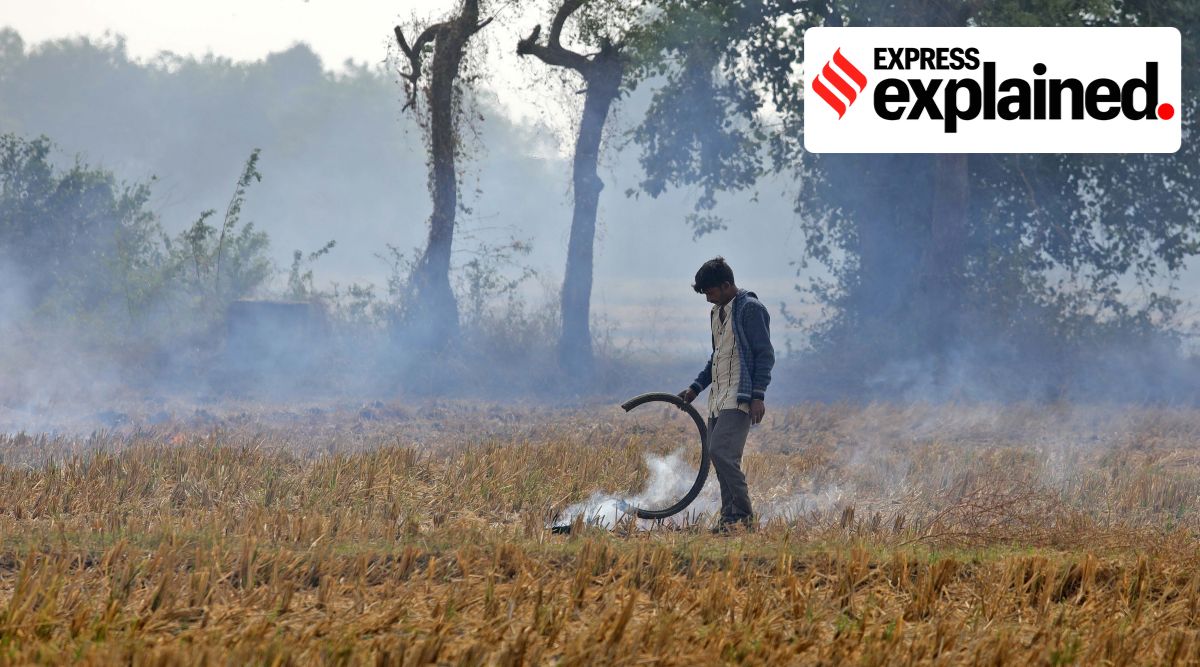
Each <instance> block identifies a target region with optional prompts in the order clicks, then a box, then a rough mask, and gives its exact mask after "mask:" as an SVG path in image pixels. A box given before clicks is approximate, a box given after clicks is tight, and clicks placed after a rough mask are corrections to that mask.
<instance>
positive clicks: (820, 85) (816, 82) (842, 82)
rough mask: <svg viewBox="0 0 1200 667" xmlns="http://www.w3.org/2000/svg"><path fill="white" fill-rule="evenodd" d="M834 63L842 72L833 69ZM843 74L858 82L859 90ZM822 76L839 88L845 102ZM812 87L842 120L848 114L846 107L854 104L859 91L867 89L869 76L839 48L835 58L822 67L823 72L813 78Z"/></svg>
mask: <svg viewBox="0 0 1200 667" xmlns="http://www.w3.org/2000/svg"><path fill="white" fill-rule="evenodd" d="M833 65H837V67H838V69H840V70H841V71H842V72H841V74H839V73H838V71H837V70H835V69H833V67H832V66H833ZM843 76H845V77H849V79H850V80H851V81H853V82H854V83H856V84H858V91H857V92H856V91H855V90H854V87H853V86H851V85H850V84H849V83H847V81H846V79H845V78H843ZM821 77H825V81H828V82H829V83H830V84H832V85H833V87H834V88H837V90H838V92H839V93H841V94H842V97H845V98H846V101H844V102H843V101H842V98H841V97H838V96H837V95H835V94H834V92H833V91H832V90H830V89H829V86H827V85H825V82H824V81H822V80H821ZM812 89H813V92H814V93H816V94H817V95H820V96H821V99H823V100H825V103H826V104H828V105H829V106H831V107H833V110H834V111H836V112H837V115H838V119H839V120H840V119H841V117H842V116H844V115H846V109H849V108H850V105H851V104H854V100H855V99H857V98H858V93H861V92H862V91H864V90H866V89H867V77H866V76H864V75H863V73H862V72H860V71H858V68H857V67H855V66H854V65H852V64H851V63H850V61H849V60H846V56H843V55H842V50H841V49H838V50H837V51H834V52H833V60H831V61H829V62H827V63H825V67H824V68H822V69H821V73H820V74H818V75H817V76H816V78H814V79H813V82H812Z"/></svg>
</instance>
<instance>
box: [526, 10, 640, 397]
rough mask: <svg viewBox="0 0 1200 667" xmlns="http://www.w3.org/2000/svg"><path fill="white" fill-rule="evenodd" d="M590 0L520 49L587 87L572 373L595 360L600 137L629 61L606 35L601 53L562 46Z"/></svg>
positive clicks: (565, 306)
mask: <svg viewBox="0 0 1200 667" xmlns="http://www.w3.org/2000/svg"><path fill="white" fill-rule="evenodd" d="M587 2H588V0H565V1H564V2H563V3H562V4H561V5H560V6H559V8H558V11H557V12H556V13H555V15H554V20H553V22H552V23H551V25H550V35H549V37H548V39H547V40H546V43H545V44H542V43H541V42H540V41H539V37H540V35H541V29H542V27H541V26H540V25H538V26H536V27H534V29H533V32H532V33H530V35H529V36H528V37H526V38H525V39H522V40H520V41H519V42H517V53H518V54H520V55H522V56H526V55H532V56H535V57H536V58H538V59H539V60H541V61H542V62H544V63H546V64H548V65H553V66H555V67H565V68H568V69H571V70H574V71H575V72H577V73H578V74H579V75H580V76H582V77H583V80H584V82H585V83H586V85H587V88H586V90H585V97H584V103H583V116H582V118H581V119H580V122H579V134H578V136H577V137H576V138H575V161H574V165H573V176H572V177H573V186H574V187H573V190H574V196H575V209H574V212H573V213H572V217H571V236H570V240H569V242H568V245H567V267H566V273H565V276H564V278H563V287H562V333H561V335H560V337H559V342H558V355H559V363H560V364H561V365H562V367H563V368H564V369H566V370H568V371H570V372H571V373H572V374H574V375H576V376H577V377H578V376H582V377H586V376H588V375H590V374H591V371H592V364H593V354H592V334H591V328H590V325H589V322H588V320H589V317H590V310H591V298H592V263H593V262H592V257H593V246H594V245H595V237H596V209H597V207H598V206H599V202H600V191H601V190H603V189H604V182H603V181H602V180H600V177H599V175H598V174H597V173H596V164H597V161H598V160H599V158H600V140H601V138H602V136H603V134H604V125H605V122H606V121H607V120H608V112H609V109H610V108H611V107H612V103H613V100H615V99H617V97H619V96H620V94H621V78H622V76H623V75H624V70H625V65H624V62H623V59H622V56H621V44H620V43H615V42H613V41H612V40H611V39H609V38H607V37H602V38H600V40H599V41H600V50H599V51H598V52H597V53H593V54H589V55H583V54H580V53H577V52H575V51H571V50H569V49H566V48H564V47H563V45H562V41H561V40H562V30H563V24H565V23H566V22H567V19H568V18H570V16H571V14H573V13H574V12H575V11H576V10H578V9H579V8H580V7H582V6H583V5H585V4H587Z"/></svg>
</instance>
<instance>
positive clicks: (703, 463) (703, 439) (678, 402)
mask: <svg viewBox="0 0 1200 667" xmlns="http://www.w3.org/2000/svg"><path fill="white" fill-rule="evenodd" d="M656 401H661V402H663V403H670V404H671V405H674V406H675V407H677V408H679V409H680V410H683V411H684V412H686V413H688V416H689V417H691V418H692V421H694V422H696V430H697V431H699V432H700V471H699V472H697V473H696V481H695V483H693V484H692V488H691V489H690V490H689V491H688V492H687V494H686V495H685V496H684V497H683V498H681V499H680V500H679V502H677V503H675V504H674V505H671V506H670V507H667V508H665V509H661V510H648V509H642V508H641V507H633V506H630V507H629V509H630V510H632V511H634V512H636V513H637V517H638V518H639V519H651V520H655V519H665V518H667V517H670V516H675V515H676V514H679V513H680V512H682V511H683V510H685V509H687V506H688V505H691V504H692V501H693V500H695V499H696V496H698V495H700V490H701V489H703V488H704V482H705V480H707V479H708V424H706V423H705V422H704V418H703V417H701V416H700V413H699V412H697V411H696V408H694V407H692V404H691V403H687V402H685V401H684V400H683V399H682V398H679V397H678V396H676V395H675V394H668V393H665V392H652V393H649V394H642V395H641V396H634V397H633V398H631V399H629V400H628V401H625V402H624V403H622V404H621V408H622V409H623V410H625V412H629V411H630V410H633V409H634V408H636V407H638V406H639V405H645V404H646V403H654V402H656Z"/></svg>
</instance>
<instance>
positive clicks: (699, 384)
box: [679, 355, 712, 403]
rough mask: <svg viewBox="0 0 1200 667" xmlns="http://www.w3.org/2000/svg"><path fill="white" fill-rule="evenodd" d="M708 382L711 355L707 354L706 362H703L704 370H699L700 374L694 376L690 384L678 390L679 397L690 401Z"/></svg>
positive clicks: (710, 381) (710, 373)
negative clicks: (689, 393) (689, 395)
mask: <svg viewBox="0 0 1200 667" xmlns="http://www.w3.org/2000/svg"><path fill="white" fill-rule="evenodd" d="M710 384H712V355H709V357H708V363H707V364H704V370H702V371H700V374H699V375H697V376H696V379H695V380H693V381H692V384H691V385H690V386H689V387H688V388H687V389H684V390H683V391H681V392H679V397H680V398H682V399H683V400H685V401H687V402H688V403H691V402H692V400H694V399H695V398H696V397H697V396H699V395H700V392H702V391H704V389H705V387H707V386H708V385H710ZM688 392H691V398H689V397H688V396H687V393H688Z"/></svg>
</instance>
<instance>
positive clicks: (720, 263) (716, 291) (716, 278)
mask: <svg viewBox="0 0 1200 667" xmlns="http://www.w3.org/2000/svg"><path fill="white" fill-rule="evenodd" d="M692 289H694V290H696V293H697V294H703V295H704V298H705V299H707V300H708V302H709V303H715V304H716V305H718V306H724V305H725V304H727V303H729V302H730V301H731V300H732V299H733V297H735V296H737V291H738V290H737V285H735V284H734V282H733V269H731V268H729V265H728V264H726V263H725V258H724V257H714V258H712V259H710V260H708V261H707V262H705V263H704V265H703V266H701V267H700V270H699V271H697V272H696V282H695V283H694V284H693V285H692Z"/></svg>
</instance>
